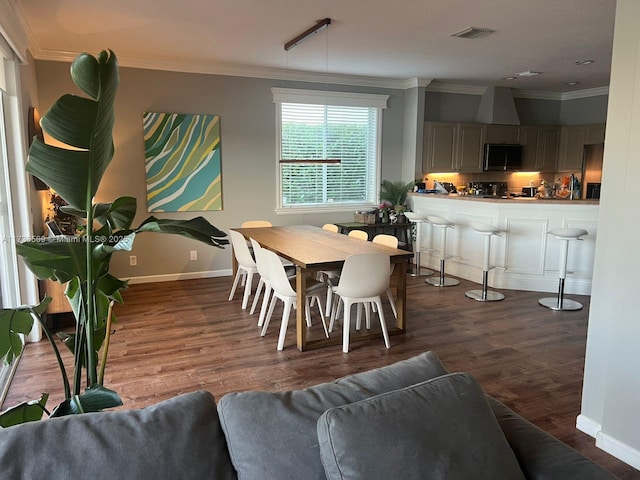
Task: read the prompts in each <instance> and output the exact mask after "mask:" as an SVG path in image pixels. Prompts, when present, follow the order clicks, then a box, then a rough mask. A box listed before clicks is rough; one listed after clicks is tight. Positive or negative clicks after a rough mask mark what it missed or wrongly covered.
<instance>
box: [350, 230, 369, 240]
mask: <svg viewBox="0 0 640 480" xmlns="http://www.w3.org/2000/svg"><path fill="white" fill-rule="evenodd" d="M349 236H350V237H353V238H357V239H358V240H369V234H368V233H367V232H365V231H364V230H351V231H350V232H349Z"/></svg>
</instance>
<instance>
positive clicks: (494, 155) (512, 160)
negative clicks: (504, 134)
mask: <svg viewBox="0 0 640 480" xmlns="http://www.w3.org/2000/svg"><path fill="white" fill-rule="evenodd" d="M521 168H522V145H513V144H506V143H485V144H484V162H483V169H484V170H493V171H501V172H506V171H508V170H520V169H521Z"/></svg>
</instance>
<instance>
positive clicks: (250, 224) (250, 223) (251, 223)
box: [242, 220, 273, 228]
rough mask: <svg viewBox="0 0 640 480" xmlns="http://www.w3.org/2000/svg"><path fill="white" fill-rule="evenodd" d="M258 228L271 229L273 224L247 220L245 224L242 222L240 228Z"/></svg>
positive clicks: (266, 221) (267, 221)
mask: <svg viewBox="0 0 640 480" xmlns="http://www.w3.org/2000/svg"><path fill="white" fill-rule="evenodd" d="M260 227H273V224H272V223H271V222H270V221H269V220H247V221H246V222H242V228H260Z"/></svg>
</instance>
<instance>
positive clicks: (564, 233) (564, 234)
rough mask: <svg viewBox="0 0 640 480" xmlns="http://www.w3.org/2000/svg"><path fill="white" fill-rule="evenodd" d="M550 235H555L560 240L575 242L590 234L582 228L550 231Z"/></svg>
mask: <svg viewBox="0 0 640 480" xmlns="http://www.w3.org/2000/svg"><path fill="white" fill-rule="evenodd" d="M548 233H549V235H553V236H554V237H556V238H558V240H562V239H566V240H575V239H577V238H580V237H584V236H585V235H587V234H588V233H589V232H587V231H586V230H584V229H582V228H554V229H553V230H549V232H548Z"/></svg>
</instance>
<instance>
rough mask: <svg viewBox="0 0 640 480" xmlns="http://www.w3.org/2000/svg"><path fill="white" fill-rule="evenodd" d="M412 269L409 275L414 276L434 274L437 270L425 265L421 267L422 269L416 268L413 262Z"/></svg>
mask: <svg viewBox="0 0 640 480" xmlns="http://www.w3.org/2000/svg"><path fill="white" fill-rule="evenodd" d="M410 268H411V271H410V272H409V275H410V276H412V277H428V276H429V275H433V274H434V273H435V272H434V271H433V270H430V269H428V268H425V267H420V269H418V268H416V266H415V265H413V264H411V266H410Z"/></svg>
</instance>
